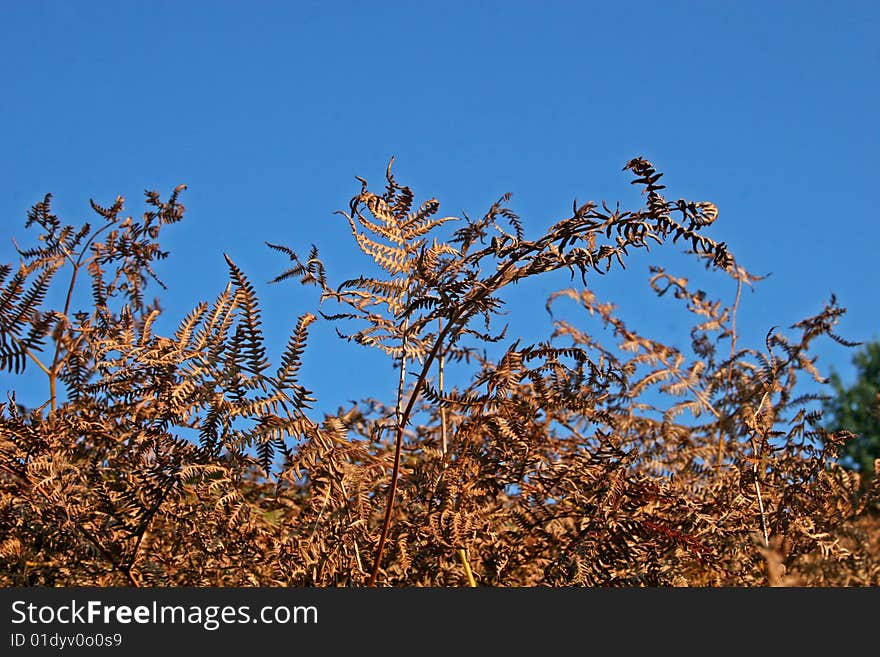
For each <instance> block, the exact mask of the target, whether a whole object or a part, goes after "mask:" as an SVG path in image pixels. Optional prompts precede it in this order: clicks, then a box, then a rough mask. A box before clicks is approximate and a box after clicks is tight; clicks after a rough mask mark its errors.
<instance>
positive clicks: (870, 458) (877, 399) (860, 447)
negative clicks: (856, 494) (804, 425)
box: [825, 340, 880, 474]
mask: <svg viewBox="0 0 880 657" xmlns="http://www.w3.org/2000/svg"><path fill="white" fill-rule="evenodd" d="M853 365H855V367H856V380H855V383H853V384H852V385H850V386H846V385H844V383H843V380H842V379H841V377H840V375H839V374H838V373H836V372H835V373H833V374H832V375H831V386H832V388H834V393H835V396H834V397H833V398H832V399H830V400H829V401H828V402H826V404H825V412H826V414H827V417H828V418H829V425H828V428H829V429H832V430H838V429H847V430H849V431H852V432H853V433H855V434H857V435H856V437H855V438H854V439H853V440H851V441H848V442H847V444H846V445H845V446H844V448H843V452H842V456H844V457H846V458H847V460H852V462H853V463H854V464H855V465H857V466H858V468H859V469H860V470H861V471H862V472H865V473H866V474H867V473H871V472H873V471H874V459H877V458H880V340H878V341H874V342H870V343H868V344H866V345H865V346H864V348H863V349H862V350H860V351H859V352H858V353H857V354H856V355H855V356H853Z"/></svg>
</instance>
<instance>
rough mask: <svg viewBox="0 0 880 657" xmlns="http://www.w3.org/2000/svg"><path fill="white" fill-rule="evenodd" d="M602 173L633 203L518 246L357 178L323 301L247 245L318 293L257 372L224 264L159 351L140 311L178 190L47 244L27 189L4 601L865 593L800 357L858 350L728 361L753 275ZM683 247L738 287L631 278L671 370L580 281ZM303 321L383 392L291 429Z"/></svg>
mask: <svg viewBox="0 0 880 657" xmlns="http://www.w3.org/2000/svg"><path fill="white" fill-rule="evenodd" d="M624 170H625V171H628V172H630V173H631V174H633V175H634V180H633V183H634V184H636V185H638V186H639V187H640V188H641V189H642V190H643V192H644V194H645V199H646V202H645V205H644V207H642V208H639V209H635V210H621V209H620V207H619V206H615V207H610V206H609V205H607V204H605V203H601V204H597V203H592V202H588V203H585V204H580V205H579V204H578V203H577V202H575V203H574V205H573V207H572V213H571V216H569V217H566V218H564V219H562V220H560V221H558V222H557V223H555V224H554V225H553V226H551V227H550V228H549V229H548V230H547V231H546V232H545V233H544V234H543V235H540V236H538V237H535V238H529V237H527V235H526V231H525V227H524V226H523V224H522V223H521V221H520V219H519V217H518V216H517V215H516V214H515V213H514V212H513V211H512V210H511V209H510V208H509V207H508V205H507V203H508V202H509V197H508V196H504V197H502V198H501V199H499V201H498V202H497V203H495V204H494V205H492V207H491V208H490V209H489V211H488V212H486V213H485V215H483V216H482V217H481V218H479V219H471V218H469V217H467V216H463V217H451V216H443V215H441V214H440V213H439V208H440V205H439V203H438V201H437V200H436V199H430V200H428V201H425V202H424V203H422V204H420V205H417V204H416V203H415V200H414V199H415V196H414V194H413V192H412V190H411V189H409V188H408V187H406V186H403V185H401V184H399V183H398V182H397V180H396V179H395V177H394V175H393V174H392V171H391V165H390V164H389V167H388V170H387V172H386V185H385V188H384V190H382V193H381V194H377V193H375V192H373V191H370V189H369V186H368V184H367V182H366V181H364V180H361V184H362V187H361V190H360V192H359V193H358V194H357V195H356V196H355V197H354V198H353V199H352V200H351V203H350V205H349V208H348V210H347V211H345V212H341V213H340V214H341V215H342V217H343V218H344V220H345V222H346V223H347V225H348V228H349V229H350V232H351V235H352V237H353V239H354V240H355V242H356V244H357V247H358V248H359V249H360V250H361V251H362V252H363V253H364V254H365V255H366V256H368V257H369V260H372V263H371V267H372V270H371V271H369V272H368V273H365V274H364V275H362V276H360V277H358V278H356V279H351V280H346V281H342V282H341V283H338V284H333V283H331V282H330V280H329V278H328V273H327V269H326V268H325V265H324V263H323V262H322V261H321V259H320V257H319V253H318V250H317V249H316V248H314V247H313V248H312V249H311V251H310V252H309V254H308V257H307V258H304V259H303V258H300V256H299V255H298V254H297V252H296V251H295V250H294V249H292V248H290V247H288V246H284V245H279V244H274V243H273V244H269V246H270V247H271V248H272V249H273V250H275V251H277V252H279V253H280V254H282V255H283V256H286V257H287V258H288V259H289V262H290V265H289V268H288V269H287V270H285V271H283V272H282V273H281V274H280V275H278V276H277V277H276V279H275V282H281V281H284V280H287V279H298V280H299V281H300V282H302V283H304V284H307V285H314V286H316V287H317V289H318V290H319V292H320V302H321V304H322V307H323V308H325V309H326V310H327V312H323V311H322V310H318V309H313V311H314V312H302V313H301V314H300V316H299V320H298V321H297V322H296V324H295V325H294V326H293V327H292V328H291V332H290V337H289V339H288V342H287V345H286V348H284V349H283V350H282V354H281V357H280V361H279V362H278V364H277V365H276V366H272V364H271V363H270V361H269V359H268V357H267V354H268V353H269V351H268V349H267V345H266V341H265V338H264V335H263V331H262V328H261V321H262V320H261V312H262V311H261V307H260V301H259V298H258V295H257V291H256V289H255V287H254V285H253V283H251V281H250V279H249V278H248V276H247V274H246V273H245V272H244V271H243V270H242V269H241V268H240V267H239V266H237V265H236V264H235V262H234V261H233V260H232V258H230V257H229V256H226V262H227V265H228V269H229V283H228V285H227V286H226V288H225V290H223V291H222V292H220V294H218V295H217V296H216V298H215V299H214V300H213V301H210V302H202V303H199V304H198V305H196V306H195V307H194V308H193V309H192V311H191V312H190V313H189V314H187V315H186V316H185V317H184V319H183V320H182V321H181V322H180V324H179V326H178V328H177V330H176V331H175V332H174V333H173V334H171V335H160V334H159V333H157V331H156V330H155V328H154V327H155V325H156V319H157V317H158V316H159V314H160V312H161V309H160V306H159V304H158V301H157V302H153V303H147V302H146V301H145V288H146V286H147V283H148V282H149V281H151V280H152V281H154V282H155V283H158V284H159V285H161V281H159V280H158V279H157V277H156V275H155V272H154V269H153V264H154V263H155V261H156V260H159V259H162V258H165V257H166V255H167V254H166V253H165V252H164V251H162V250H161V249H160V247H159V242H158V239H159V234H160V231H161V229H162V227H163V226H165V225H168V224H173V223H175V222H177V221H179V220H180V219H181V218H182V217H183V215H184V208H183V206H182V205H181V204H180V202H179V196H180V194H181V193H182V192H183V190H184V189H185V187H184V186H180V187H178V188H177V189H175V190H174V191H173V193H172V194H171V196H170V198H169V199H168V200H167V201H162V200H161V199H160V196H159V195H158V194H157V193H155V192H148V193H147V194H146V202H147V204H148V206H149V209H148V211H147V212H145V213H144V215H143V217H142V218H141V219H140V220H135V219H132V218H131V217H123V214H122V211H123V200H122V199H121V198H119V199H117V200H116V202H115V203H114V204H113V205H112V206H111V207H109V208H104V207H101V206H99V205H98V204H96V203H93V204H92V206H93V209H94V210H95V212H96V213H97V215H98V217H99V219H100V221H99V222H98V224H97V227H93V226H91V225H89V224H85V225H83V226H81V227H74V226H69V225H64V224H63V223H62V221H61V220H60V219H58V217H56V216H55V215H54V214H52V211H51V199H50V197H48V196H47V197H46V198H45V199H44V200H43V201H42V202H40V203H38V204H36V205H35V206H34V208H33V210H32V211H31V213H30V214H29V216H28V219H27V222H26V227H27V228H35V229H37V231H38V233H39V234H38V236H37V237H38V240H37V243H38V245H39V246H36V247H32V248H20V247H19V254H20V264H19V266H18V268H17V269H16V268H14V267H12V266H9V265H4V266H2V267H0V368H2V370H3V371H5V372H7V373H9V374H11V375H13V376H19V377H20V376H28V377H34V376H40V377H45V381H46V390H47V397H46V401H45V403H44V404H42V405H41V406H39V407H37V408H25V407H23V406H22V405H21V404H19V403H17V400H16V398H15V395H14V393H10V395H9V399H8V401H6V402H4V403H0V583H2V584H3V585H5V586H22V585H48V586H69V585H100V586H117V585H131V586H363V585H382V586H468V585H470V586H474V585H483V586H572V585H585V586H716V585H717V586H731V585H733V586H752V585H773V586H777V585H801V586H812V585H818V586H848V585H877V584H880V553H878V548H877V545H876V540H873V539H871V536H872V535H874V536H875V537H876V526H877V520H876V518H877V516H876V510H877V500H878V492H880V486H878V482H877V481H876V479H875V481H874V482H873V483H870V484H869V485H868V486H867V487H866V486H865V483H864V482H863V481H861V480H860V478H859V475H858V473H854V472H852V471H848V470H846V469H844V468H843V467H842V466H841V465H839V464H838V462H837V456H838V452H839V450H840V448H841V445H843V444H844V442H845V441H846V440H847V439H848V438H849V437H850V435H849V434H847V433H846V432H841V433H837V434H831V433H828V432H827V431H826V430H824V429H823V428H822V422H821V414H820V412H819V411H818V410H816V403H817V401H818V400H819V397H818V396H817V395H816V394H815V393H804V392H803V389H804V387H803V385H802V379H803V378H804V377H810V378H812V379H813V380H814V381H816V382H817V383H818V384H823V382H824V379H823V378H822V377H821V375H820V373H819V371H818V370H817V368H816V366H815V359H814V357H813V356H811V355H810V348H811V344H812V342H813V341H814V340H815V339H817V338H820V337H822V336H826V337H829V338H830V339H832V340H836V341H838V342H840V343H842V344H849V343H847V342H846V341H845V340H843V339H842V338H840V337H839V336H837V335H836V334H835V333H834V326H835V324H836V322H837V320H838V319H839V317H840V315H841V314H842V313H843V312H844V311H843V309H842V308H841V307H840V306H838V305H837V302H836V300H835V299H834V298H833V297H832V298H831V299H830V301H829V302H828V304H827V305H826V306H825V307H824V309H823V310H822V311H821V312H819V313H818V314H817V315H816V316H814V317H811V318H808V319H806V320H803V321H800V322H798V323H796V324H794V325H792V326H791V327H789V329H788V330H786V331H781V330H778V329H776V328H773V329H771V330H770V332H769V333H768V335H767V338H766V341H765V344H764V345H761V346H760V347H758V348H750V347H744V346H742V345H741V344H740V342H739V336H738V333H737V325H736V322H737V312H738V310H739V305H740V296H741V292H742V290H743V289H744V287H746V286H751V285H752V284H754V283H755V282H756V281H758V280H759V277H757V276H754V275H751V274H749V273H748V272H747V271H746V270H745V269H744V268H743V267H742V266H740V265H739V264H738V263H737V261H736V259H735V258H734V256H733V255H732V254H731V253H730V252H729V251H728V249H727V246H726V245H725V244H723V243H719V242H717V241H715V240H713V239H712V238H711V237H709V236H708V234H707V233H708V231H709V227H710V226H711V225H712V224H713V222H715V221H716V220H717V219H718V217H719V211H718V208H717V207H716V206H715V205H714V204H712V203H710V202H708V201H699V202H692V201H687V200H684V199H680V200H675V201H667V200H666V199H665V198H664V196H663V195H662V191H663V190H664V189H665V187H664V185H661V184H659V180H660V178H661V176H662V174H661V173H659V172H657V171H656V170H655V168H654V167H653V165H651V163H649V162H647V161H646V160H644V159H642V158H636V159H633V160H632V161H630V162H629V163H627V165H626V166H625V167H624ZM722 220H723V218H722ZM679 243H680V244H683V245H685V246H686V248H687V253H689V254H690V255H691V256H692V257H693V258H695V259H696V260H697V261H698V262H700V263H702V264H703V265H705V267H706V268H707V269H708V270H711V271H712V272H714V273H715V275H717V276H722V277H726V279H727V280H732V281H733V282H734V284H735V286H736V294H735V297H734V298H733V300H732V301H731V302H730V303H725V302H724V301H722V300H713V299H711V298H710V297H709V296H708V295H707V294H706V293H705V292H703V291H700V290H693V289H692V288H691V286H690V282H689V281H688V280H687V279H685V278H682V277H677V276H675V275H672V274H670V273H668V272H667V271H666V270H665V269H663V268H661V267H657V266H655V267H652V268H651V275H650V281H649V282H650V285H651V288H652V289H653V290H654V292H655V293H656V294H657V295H660V296H663V295H669V296H670V297H672V298H673V299H674V300H676V301H677V302H680V304H681V305H682V306H683V308H680V309H677V308H676V309H672V310H670V312H680V313H681V314H682V316H684V317H690V318H691V319H692V320H693V321H692V322H691V325H692V328H691V331H690V349H689V350H681V349H680V348H675V347H672V346H669V345H665V344H662V343H660V342H658V341H657V340H654V339H652V338H650V337H648V336H646V335H643V334H642V333H640V332H637V331H636V330H635V329H634V328H632V327H630V326H629V325H628V324H627V323H626V322H625V321H624V320H623V319H622V318H621V317H620V316H619V315H618V314H617V311H616V308H615V307H614V306H613V305H612V304H611V303H607V302H603V301H602V300H600V299H599V298H598V297H597V295H596V293H595V291H594V289H592V288H591V286H590V279H591V277H593V276H596V275H605V274H608V273H609V272H612V271H613V270H614V269H615V268H617V267H623V266H624V265H625V262H626V259H627V258H628V257H629V256H630V254H631V253H632V252H634V251H637V250H647V249H649V247H659V246H664V248H667V247H666V245H672V244H679ZM369 260H367V261H366V262H368V263H369ZM559 270H562V271H566V272H570V274H571V277H572V278H571V280H572V281H573V283H577V286H575V287H570V288H566V289H563V290H560V291H558V292H556V293H554V294H552V295H551V296H550V298H549V299H548V300H547V302H546V308H547V310H548V312H550V314H551V317H552V318H553V327H554V328H553V332H552V334H551V335H548V336H547V338H546V339H545V340H543V341H542V342H539V343H536V344H524V343H523V341H522V340H521V339H516V336H508V335H507V334H506V327H504V326H499V325H498V321H499V315H501V314H502V313H503V312H504V310H505V302H504V292H505V288H507V287H508V286H509V285H511V284H516V283H518V282H519V281H522V280H525V279H528V278H532V277H536V276H542V275H545V274H548V273H550V272H554V271H559ZM62 278H63V279H64V280H63V281H62V282H61V283H60V284H61V285H62V288H61V293H62V294H61V296H60V298H61V299H62V300H63V302H62V304H61V305H60V307H55V306H53V305H51V304H50V302H49V301H48V300H49V299H54V298H57V296H56V295H50V294H49V293H50V288H51V286H52V285H53V284H54V283H55V282H56V281H59V280H61V279H62ZM84 286H85V287H87V288H88V289H90V291H91V294H90V297H89V299H88V302H87V303H86V307H85V308H84V309H75V307H76V306H77V305H78V300H80V299H81V298H82V294H79V293H80V292H81V290H82V288H83V287H84ZM563 303H564V304H565V306H566V308H568V310H569V312H567V313H560V312H559V311H558V308H559V304H563ZM325 304H329V305H330V306H332V309H331V308H329V307H328V306H327V305H325ZM572 307H575V308H576V310H575V311H574V312H572V311H571V308H572ZM316 321H317V322H322V321H328V322H334V323H336V324H337V326H338V328H337V331H338V333H339V336H340V338H341V339H342V340H345V341H350V342H353V343H356V344H358V345H363V346H365V347H368V348H375V349H379V350H381V351H382V353H384V355H385V356H386V357H387V358H388V359H390V360H391V361H392V362H393V363H394V364H395V366H396V367H397V368H399V382H398V385H397V387H396V390H390V391H388V397H387V399H385V400H382V399H368V400H363V401H362V402H360V403H358V404H354V405H351V406H347V407H345V408H340V409H339V411H338V412H337V413H336V414H335V415H325V416H324V417H322V418H316V417H314V414H313V412H312V410H311V409H312V404H313V402H314V399H313V398H312V393H311V391H310V390H309V389H308V388H307V386H306V385H305V383H304V382H303V381H301V380H300V369H301V364H302V362H303V358H304V356H305V354H306V352H307V349H308V347H307V342H308V331H309V328H310V326H311V325H312V324H313V323H314V322H316ZM453 365H454V366H455V369H456V376H455V377H449V376H447V379H449V380H444V367H451V366H453ZM450 381H452V382H453V383H454V385H452V386H450V385H449V383H450Z"/></svg>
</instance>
